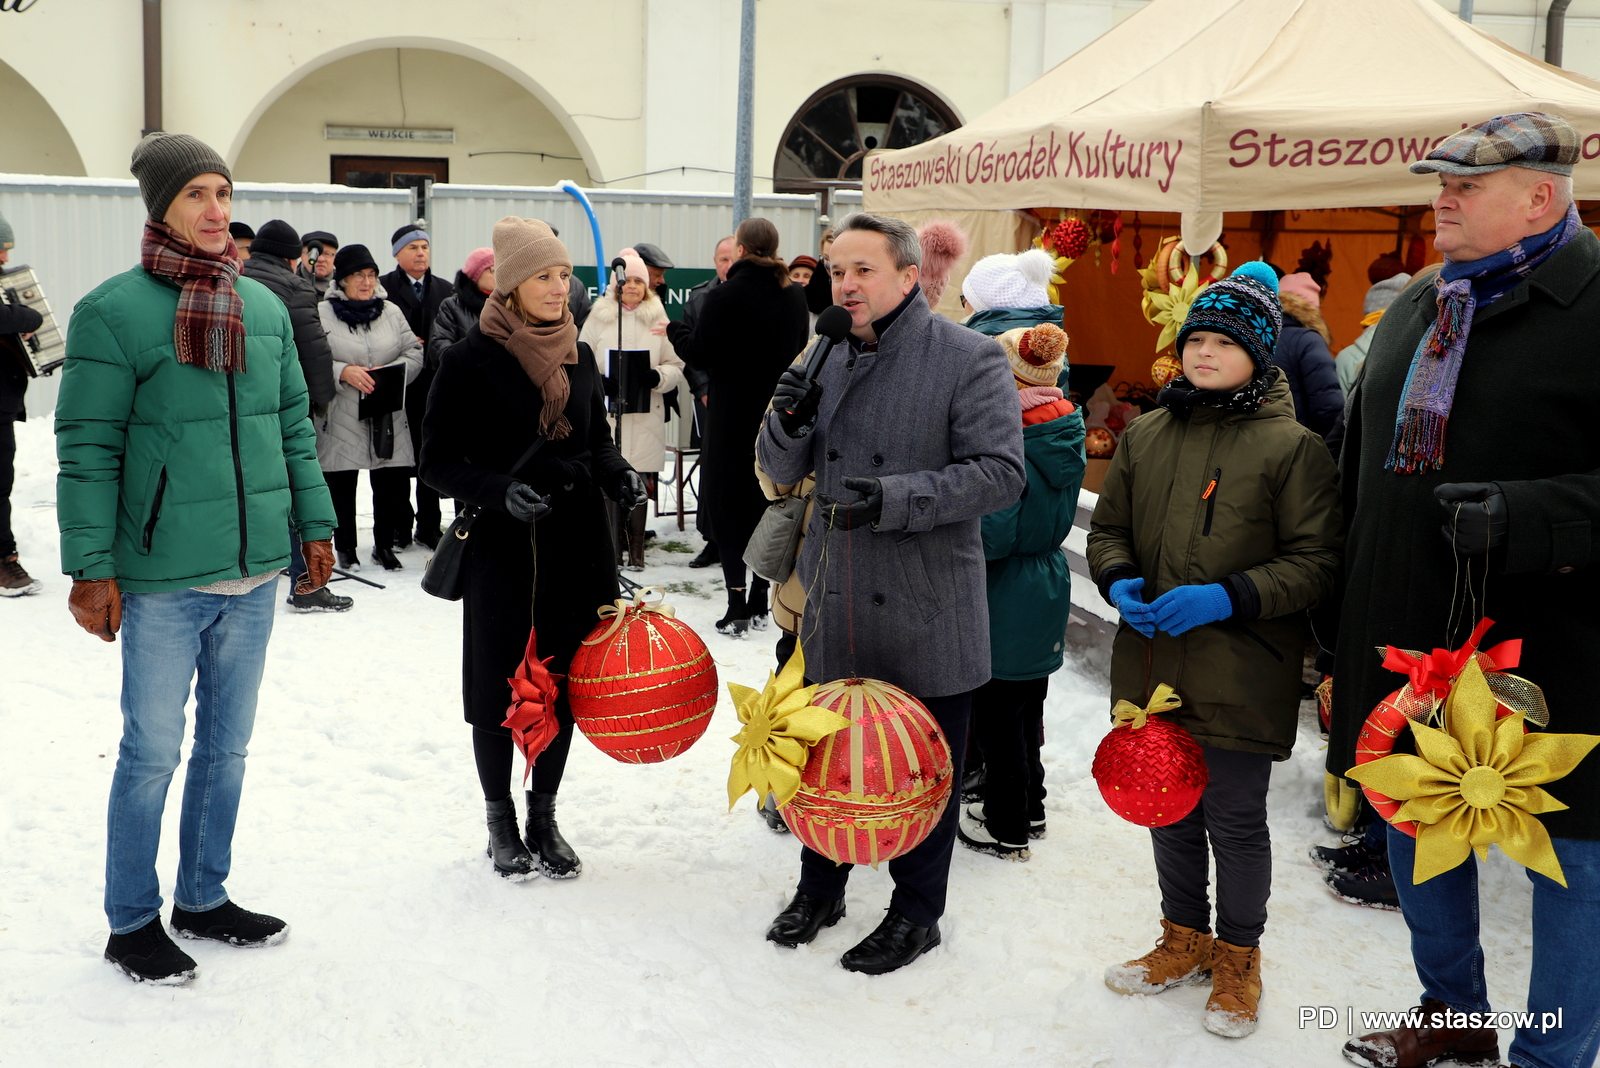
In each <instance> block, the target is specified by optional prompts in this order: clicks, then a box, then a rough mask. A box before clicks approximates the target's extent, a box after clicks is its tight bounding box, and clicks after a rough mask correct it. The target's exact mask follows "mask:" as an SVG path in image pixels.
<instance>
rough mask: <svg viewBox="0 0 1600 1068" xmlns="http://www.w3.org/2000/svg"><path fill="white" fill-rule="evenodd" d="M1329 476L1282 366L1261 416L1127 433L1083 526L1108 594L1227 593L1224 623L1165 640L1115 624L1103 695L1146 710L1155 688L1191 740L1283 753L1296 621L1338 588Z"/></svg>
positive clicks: (1175, 421)
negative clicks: (1137, 582)
mask: <svg viewBox="0 0 1600 1068" xmlns="http://www.w3.org/2000/svg"><path fill="white" fill-rule="evenodd" d="M1340 529H1341V513H1340V503H1339V492H1338V485H1337V470H1336V469H1335V467H1334V463H1333V458H1332V457H1331V456H1330V455H1329V454H1328V448H1327V445H1325V444H1324V443H1323V440H1322V438H1321V437H1319V436H1318V435H1316V434H1313V433H1312V432H1311V431H1309V430H1307V429H1306V428H1305V427H1303V426H1301V425H1300V424H1299V423H1298V422H1296V421H1295V412H1294V401H1293V398H1292V397H1291V396H1290V392H1289V384H1288V382H1287V381H1286V380H1285V378H1284V375H1283V372H1282V371H1281V370H1275V371H1274V380H1273V382H1272V384H1271V385H1270V386H1269V387H1268V390H1267V397H1266V401H1265V402H1264V403H1263V404H1262V406H1261V408H1260V409H1259V410H1258V411H1255V412H1229V411H1223V410H1220V409H1217V408H1210V407H1204V406H1197V407H1195V408H1194V409H1193V411H1192V414H1190V415H1189V417H1188V418H1187V419H1185V418H1183V417H1181V416H1179V415H1177V414H1175V413H1174V412H1172V411H1168V410H1165V409H1162V410H1158V411H1154V412H1151V413H1149V414H1148V415H1145V416H1142V417H1140V418H1139V419H1138V420H1136V421H1135V422H1134V423H1132V424H1131V425H1130V426H1129V427H1128V429H1127V431H1126V433H1124V434H1123V436H1122V441H1121V443H1120V444H1119V445H1118V448H1117V452H1116V455H1115V456H1113V457H1112V459H1111V466H1110V468H1109V469H1108V470H1107V472H1106V477H1105V484H1104V486H1103V487H1102V489H1101V491H1100V503H1099V504H1098V505H1097V506H1096V508H1095V510H1094V518H1093V520H1092V521H1091V523H1090V528H1089V552H1088V559H1089V567H1090V570H1091V572H1092V573H1093V575H1094V577H1095V581H1096V582H1097V583H1099V584H1100V587H1101V589H1102V591H1104V590H1106V589H1107V588H1108V587H1109V585H1110V583H1111V582H1113V581H1116V580H1117V579H1118V578H1130V577H1134V576H1143V578H1144V580H1145V585H1144V591H1143V595H1144V599H1145V600H1146V601H1147V602H1151V601H1154V600H1155V599H1156V598H1158V597H1160V596H1161V595H1162V594H1164V593H1166V592H1167V591H1168V590H1171V589H1174V588H1176V587H1178V586H1183V585H1188V584H1207V583H1224V584H1226V585H1227V586H1229V587H1231V596H1232V598H1233V600H1234V601H1235V602H1236V605H1237V610H1236V612H1235V614H1234V616H1233V617H1232V618H1230V619H1228V620H1225V621H1223V622H1221V623H1215V624H1210V625H1208V626H1202V627H1196V628H1194V629H1193V630H1190V631H1188V632H1187V633H1185V634H1182V635H1179V636H1178V637H1173V636H1171V635H1169V634H1167V633H1165V632H1163V631H1157V632H1156V636H1155V637H1154V638H1153V639H1150V638H1145V637H1144V636H1143V635H1141V634H1140V633H1139V632H1138V631H1136V630H1134V629H1133V628H1132V627H1130V626H1129V625H1128V624H1127V623H1123V624H1122V625H1121V626H1120V627H1119V628H1118V630H1117V637H1116V642H1115V645H1114V647H1113V651H1112V659H1111V697H1112V700H1113V701H1117V700H1128V701H1133V702H1134V703H1136V704H1138V705H1140V706H1141V707H1143V706H1144V704H1145V703H1146V702H1147V701H1148V700H1149V698H1150V695H1151V693H1152V692H1153V691H1154V690H1155V688H1156V687H1157V686H1159V685H1160V684H1162V683H1166V684H1168V685H1170V686H1172V687H1173V688H1174V689H1175V690H1176V691H1177V693H1178V696H1179V697H1181V698H1182V699H1183V706H1182V707H1181V708H1179V709H1178V710H1177V712H1176V714H1175V716H1176V719H1177V722H1179V723H1180V724H1182V725H1183V727H1184V728H1186V729H1187V730H1188V731H1189V733H1190V734H1192V735H1193V736H1194V739H1195V740H1196V741H1197V742H1199V743H1200V744H1201V745H1208V746H1214V747H1216V748H1219V749H1236V750H1244V751H1246V752H1253V753H1270V754H1272V756H1273V757H1274V758H1276V759H1279V760H1282V759H1285V758H1287V757H1288V755H1289V752H1290V750H1291V749H1292V748H1293V746H1294V740H1295V730H1296V724H1297V716H1298V712H1299V706H1300V665H1301V657H1302V654H1303V651H1304V649H1305V644H1306V622H1305V618H1306V617H1305V611H1306V609H1307V608H1310V607H1311V606H1312V605H1314V604H1316V603H1317V602H1318V601H1320V600H1322V599H1323V598H1325V597H1327V596H1328V595H1329V594H1330V593H1331V592H1332V591H1333V589H1334V582H1335V579H1336V575H1337V573H1338V569H1339V559H1340V553H1341V551H1342V548H1343V543H1342V538H1341V535H1340Z"/></svg>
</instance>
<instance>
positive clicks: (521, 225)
mask: <svg viewBox="0 0 1600 1068" xmlns="http://www.w3.org/2000/svg"><path fill="white" fill-rule="evenodd" d="M556 266H561V267H567V268H571V267H572V257H571V256H570V255H568V254H567V246H566V245H563V244H562V243H561V239H560V238H559V237H557V236H556V235H555V234H554V233H553V232H552V231H551V230H550V226H549V224H548V223H544V222H541V221H539V220H538V219H519V218H517V217H516V216H515V215H507V216H506V217H505V218H503V219H501V220H500V221H499V222H497V223H495V224H494V293H495V296H497V297H504V296H505V295H506V294H507V293H510V292H511V291H512V290H514V289H516V288H517V287H518V286H520V285H521V284H522V283H524V282H526V281H527V280H528V279H530V278H532V277H533V276H534V275H535V274H537V273H539V272H540V271H542V270H544V269H545V268H546V267H556Z"/></svg>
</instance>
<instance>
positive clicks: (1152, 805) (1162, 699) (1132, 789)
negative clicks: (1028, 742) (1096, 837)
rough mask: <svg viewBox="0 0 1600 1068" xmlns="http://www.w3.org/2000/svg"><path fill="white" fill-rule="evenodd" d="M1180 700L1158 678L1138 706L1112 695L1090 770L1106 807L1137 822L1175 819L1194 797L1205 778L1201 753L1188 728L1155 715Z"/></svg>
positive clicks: (1154, 823) (1186, 810)
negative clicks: (1109, 722) (1110, 719)
mask: <svg viewBox="0 0 1600 1068" xmlns="http://www.w3.org/2000/svg"><path fill="white" fill-rule="evenodd" d="M1182 704H1183V701H1182V699H1181V698H1179V697H1178V695H1177V694H1176V693H1175V692H1174V691H1173V689H1172V687H1171V686H1168V685H1167V684H1165V683H1162V684H1161V685H1160V686H1157V687H1156V692H1155V693H1154V694H1153V695H1151V697H1150V703H1149V704H1147V705H1146V706H1145V707H1143V708H1140V707H1139V706H1138V705H1136V704H1134V703H1133V702H1132V701H1118V702H1117V704H1116V707H1115V708H1113V709H1112V710H1111V714H1112V715H1113V716H1114V717H1116V720H1117V723H1116V726H1114V727H1112V728H1111V730H1110V731H1109V732H1107V734H1106V736H1105V737H1104V738H1103V739H1101V741H1100V747H1099V748H1098V749H1096V750H1095V753H1094V764H1093V765H1092V766H1091V769H1090V770H1091V772H1092V773H1093V775H1094V781H1095V782H1096V783H1097V784H1098V785H1099V787H1100V796H1101V797H1103V798H1105V799H1106V804H1107V805H1109V806H1111V811H1113V812H1115V813H1116V814H1117V815H1119V816H1121V817H1122V818H1123V819H1125V820H1127V821H1128V822H1129V823H1136V824H1138V825H1139V826H1140V827H1166V826H1168V825H1169V824H1173V823H1177V822H1178V821H1179V820H1181V819H1183V818H1184V817H1185V816H1187V815H1188V814H1189V813H1190V812H1193V811H1194V807H1195V806H1196V805H1198V804H1199V803H1200V795H1201V794H1202V793H1204V792H1205V789H1206V783H1207V782H1208V781H1210V777H1211V776H1210V772H1209V771H1208V770H1207V769H1206V758H1205V754H1203V753H1202V752H1200V746H1199V744H1197V743H1196V742H1195V740H1194V739H1193V738H1191V737H1190V736H1189V732H1188V731H1186V730H1184V729H1183V728H1182V727H1180V726H1178V725H1177V724H1176V723H1173V722H1171V721H1170V720H1165V719H1158V718H1156V717H1157V716H1158V715H1160V713H1163V712H1171V711H1172V710H1173V709H1175V708H1178V707H1179V706H1181V705H1182Z"/></svg>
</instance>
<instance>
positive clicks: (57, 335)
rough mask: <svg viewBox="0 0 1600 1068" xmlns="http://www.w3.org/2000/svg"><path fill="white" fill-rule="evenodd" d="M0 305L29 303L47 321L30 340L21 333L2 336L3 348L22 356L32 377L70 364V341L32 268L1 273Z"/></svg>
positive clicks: (20, 268)
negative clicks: (68, 352) (63, 334)
mask: <svg viewBox="0 0 1600 1068" xmlns="http://www.w3.org/2000/svg"><path fill="white" fill-rule="evenodd" d="M0 302H4V303H6V304H25V305H27V306H28V307H30V308H32V309H33V310H34V311H36V312H38V313H39V315H40V316H41V317H42V318H43V319H44V323H43V325H41V326H40V327H39V329H38V330H36V331H34V333H33V335H32V336H31V337H28V338H26V339H24V338H23V337H22V335H21V334H0V347H3V348H6V349H10V350H11V351H12V352H15V353H16V354H17V355H18V356H20V357H21V358H22V366H23V368H24V369H25V370H26V371H27V372H28V374H29V375H30V376H31V377H34V378H38V377H39V376H40V375H47V374H50V373H51V372H52V371H54V370H55V369H56V368H57V367H60V366H61V365H62V364H63V363H65V362H66V360H67V342H66V339H65V338H63V337H62V336H61V329H60V328H59V327H58V326H56V317H55V316H54V315H53V314H52V313H51V311H50V302H49V301H48V300H46V299H45V295H44V290H43V289H41V288H40V287H39V280H38V278H36V277H35V276H34V273H33V268H32V267H28V266H26V265H24V266H21V267H14V268H12V269H11V270H0Z"/></svg>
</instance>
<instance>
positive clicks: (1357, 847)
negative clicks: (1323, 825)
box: [1311, 838, 1389, 875]
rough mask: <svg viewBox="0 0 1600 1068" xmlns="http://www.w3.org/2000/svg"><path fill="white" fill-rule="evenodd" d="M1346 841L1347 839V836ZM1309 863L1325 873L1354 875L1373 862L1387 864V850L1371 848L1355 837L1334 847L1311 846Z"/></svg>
mask: <svg viewBox="0 0 1600 1068" xmlns="http://www.w3.org/2000/svg"><path fill="white" fill-rule="evenodd" d="M1346 841H1349V839H1348V838H1347V839H1346ZM1311 863H1313V864H1315V865H1316V866H1317V869H1318V870H1319V871H1322V872H1325V873H1327V874H1330V875H1331V874H1335V873H1337V874H1339V875H1354V874H1356V873H1357V872H1360V871H1364V870H1365V869H1367V868H1370V867H1372V866H1373V865H1374V864H1383V865H1387V864H1388V863H1389V853H1388V851H1387V850H1382V849H1373V848H1372V847H1371V846H1369V845H1367V844H1366V842H1364V841H1362V840H1361V839H1359V838H1357V839H1356V840H1355V841H1353V842H1350V844H1349V845H1345V846H1340V847H1338V848H1334V847H1332V846H1312V847H1311Z"/></svg>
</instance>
